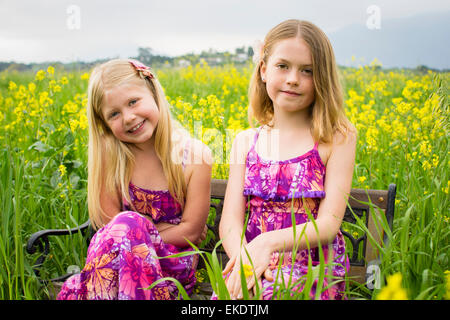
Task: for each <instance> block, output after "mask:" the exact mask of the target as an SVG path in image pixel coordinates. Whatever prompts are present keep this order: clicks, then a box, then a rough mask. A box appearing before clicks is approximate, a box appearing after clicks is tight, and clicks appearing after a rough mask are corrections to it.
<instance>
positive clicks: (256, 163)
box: [213, 20, 356, 299]
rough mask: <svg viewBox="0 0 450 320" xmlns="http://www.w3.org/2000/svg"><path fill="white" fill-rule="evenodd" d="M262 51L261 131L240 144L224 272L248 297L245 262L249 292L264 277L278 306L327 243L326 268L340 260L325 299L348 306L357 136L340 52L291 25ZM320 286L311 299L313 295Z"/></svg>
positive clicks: (310, 27)
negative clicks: (346, 225)
mask: <svg viewBox="0 0 450 320" xmlns="http://www.w3.org/2000/svg"><path fill="white" fill-rule="evenodd" d="M255 54H256V55H257V60H256V67H255V71H254V73H253V76H252V79H251V82H250V88H249V104H250V106H249V122H250V123H251V124H256V125H257V126H258V127H257V128H255V129H254V128H252V129H249V130H245V131H243V132H241V133H239V134H238V135H237V136H236V139H235V140H234V142H233V146H232V150H231V155H232V157H233V159H235V161H234V162H233V163H230V170H229V180H228V186H227V190H226V195H225V203H224V207H223V212H222V219H221V223H220V228H219V230H220V235H221V238H222V240H223V242H222V244H223V247H224V249H225V251H226V252H227V255H228V256H229V258H230V261H229V262H228V264H227V265H226V267H225V269H224V275H225V276H226V285H227V288H228V291H229V293H230V296H231V297H232V298H237V299H239V298H241V297H242V296H243V292H242V287H241V275H240V270H241V265H242V266H243V267H244V270H245V269H246V268H247V269H249V268H251V269H252V270H251V272H247V273H249V274H251V275H249V276H247V288H248V289H255V288H256V282H255V279H256V281H257V282H258V286H259V288H260V289H262V290H260V291H259V292H261V296H260V297H259V298H263V299H271V298H272V297H274V296H275V295H276V290H277V289H279V288H280V285H281V284H285V285H286V286H287V285H288V284H289V283H292V284H295V285H294V286H293V287H291V288H290V289H293V292H301V291H302V289H303V286H304V284H305V279H306V275H307V273H308V269H309V266H310V264H309V263H310V262H311V264H312V266H318V265H319V264H320V256H319V249H318V246H319V244H320V246H321V247H322V252H323V254H324V257H325V261H327V260H328V258H330V257H331V259H332V260H330V261H327V262H329V264H328V265H327V266H331V267H327V270H326V273H327V277H325V279H324V283H323V284H322V285H323V286H321V288H323V289H324V290H322V291H321V292H318V293H317V294H318V296H319V297H320V298H321V299H341V298H343V297H344V290H345V288H344V286H345V284H344V281H343V278H344V276H345V272H346V271H347V269H348V267H349V263H348V259H347V257H346V255H345V247H344V239H343V236H342V234H341V232H340V230H339V228H340V226H341V222H342V219H343V217H344V213H345V209H346V201H347V197H348V194H349V192H350V189H351V182H352V175H353V169H354V160H355V149H356V131H355V129H354V127H353V125H352V124H351V123H350V122H349V121H348V120H347V118H346V116H345V112H344V104H343V96H342V89H341V85H340V83H339V76H338V70H337V66H336V62H335V58H334V54H333V49H332V47H331V44H330V42H329V40H328V38H327V37H326V35H325V34H324V32H323V31H322V30H320V29H319V28H318V27H317V26H315V25H314V24H312V23H310V22H307V21H300V20H287V21H284V22H282V23H280V24H279V25H277V26H275V27H274V28H273V29H271V30H270V31H269V33H268V34H267V35H266V37H265V39H264V42H263V44H262V47H261V49H260V50H257V51H256V52H255ZM325 177H326V179H325ZM246 212H248V216H247V217H246ZM310 217H313V218H314V220H315V222H313V221H311V219H310ZM293 218H295V219H293ZM246 219H248V220H247V224H246V229H245V230H244V225H245V223H244V222H245V221H246ZM294 223H295V225H296V229H294V228H293V224H294ZM316 227H317V230H316ZM295 230H296V231H297V232H294V231H295ZM242 233H245V237H244V238H243V241H242V242H241V234H242ZM294 235H295V236H294ZM293 248H296V254H295V258H294V255H293ZM309 248H311V249H309ZM330 279H333V280H330ZM327 281H334V284H332V283H331V282H327ZM275 283H276V284H278V285H275ZM316 288H317V283H315V284H314V285H313V287H312V291H311V292H308V293H307V294H308V295H309V294H310V295H311V297H315V296H316V293H315V290H316ZM253 292H254V293H256V292H257V291H256V290H254V291H253ZM213 299H215V296H214V297H213Z"/></svg>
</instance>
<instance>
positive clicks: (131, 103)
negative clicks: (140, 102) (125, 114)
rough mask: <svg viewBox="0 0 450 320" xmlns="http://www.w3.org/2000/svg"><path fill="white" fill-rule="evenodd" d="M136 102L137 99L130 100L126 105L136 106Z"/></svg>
mask: <svg viewBox="0 0 450 320" xmlns="http://www.w3.org/2000/svg"><path fill="white" fill-rule="evenodd" d="M136 102H137V99H133V100H130V102H129V103H128V105H129V106H132V105H133V104H136Z"/></svg>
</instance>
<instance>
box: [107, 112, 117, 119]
mask: <svg viewBox="0 0 450 320" xmlns="http://www.w3.org/2000/svg"><path fill="white" fill-rule="evenodd" d="M118 114H119V113H118V112H117V111H114V112H111V113H110V114H109V116H108V119H112V118H114V117H116V116H117V115H118Z"/></svg>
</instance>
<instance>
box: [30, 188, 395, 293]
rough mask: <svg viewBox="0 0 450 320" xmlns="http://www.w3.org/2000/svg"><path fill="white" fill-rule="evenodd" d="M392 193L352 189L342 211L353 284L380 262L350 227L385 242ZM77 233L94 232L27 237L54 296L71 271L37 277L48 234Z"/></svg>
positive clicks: (217, 197) (218, 204)
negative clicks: (367, 231) (354, 226)
mask: <svg viewBox="0 0 450 320" xmlns="http://www.w3.org/2000/svg"><path fill="white" fill-rule="evenodd" d="M226 185H227V180H219V179H213V181H212V184H211V208H212V210H213V211H214V212H211V213H210V214H211V215H212V216H213V217H214V223H213V224H212V225H210V224H209V225H208V228H209V229H210V230H211V231H212V236H211V235H210V236H211V237H210V240H209V241H208V243H206V244H204V245H203V246H202V250H204V251H208V252H211V251H212V250H213V249H214V247H215V246H216V243H217V241H218V240H219V230H218V229H219V222H220V218H221V214H222V208H223V201H224V196H225V190H226ZM395 196H396V185H395V184H390V185H389V188H388V190H363V189H352V190H351V193H350V197H349V200H348V206H347V210H346V212H345V217H344V223H343V224H342V226H341V232H342V233H343V234H344V237H345V238H346V239H347V240H348V241H346V242H347V245H348V247H347V254H348V257H349V260H350V271H349V273H348V277H349V279H351V280H352V281H355V282H356V283H360V284H363V285H364V284H366V279H367V276H368V274H367V266H368V265H370V264H377V261H379V260H378V259H379V253H378V250H377V249H376V247H374V246H373V245H372V241H369V239H368V238H369V237H368V235H367V233H366V232H361V228H353V229H354V230H353V231H352V230H350V229H352V227H351V226H352V225H356V224H357V218H358V219H360V221H362V222H363V223H364V225H365V226H366V227H367V229H368V230H369V232H370V234H371V236H372V237H373V238H372V239H373V241H376V243H379V244H381V243H384V245H387V241H388V237H387V235H386V233H385V232H384V231H383V228H382V227H381V223H380V221H384V222H385V223H386V224H387V225H388V226H389V228H390V229H392V223H393V219H394V207H395ZM383 216H384V217H383ZM356 217H357V218H356ZM384 218H385V219H384ZM380 219H381V220H380ZM355 230H357V231H355ZM78 232H83V233H84V234H85V236H86V241H87V242H89V241H90V239H91V238H92V235H93V229H92V228H90V222H89V221H86V222H85V223H84V224H82V225H80V226H79V227H76V228H72V229H56V230H55V229H53V230H42V231H38V232H36V233H34V234H33V235H32V236H31V237H30V239H29V240H28V243H27V248H26V250H27V252H28V253H29V254H34V253H36V251H37V250H39V251H40V252H41V255H40V256H39V257H38V258H37V260H36V262H35V264H34V266H33V270H34V272H35V274H36V276H37V277H38V279H40V281H41V282H42V283H43V284H45V285H49V289H50V290H49V291H50V293H51V295H53V296H54V295H55V293H56V292H57V291H58V290H59V288H60V286H61V284H62V283H63V282H64V280H66V279H67V278H68V277H70V276H71V275H72V273H68V274H65V275H62V276H60V277H57V278H54V279H50V280H45V279H41V278H40V268H41V266H42V264H43V263H44V260H45V259H46V257H47V256H48V255H49V254H50V241H49V236H62V235H73V234H75V233H78ZM86 233H87V234H86ZM349 247H351V248H349ZM349 249H350V250H349ZM216 252H217V254H218V256H219V258H220V260H222V263H223V266H225V263H226V262H227V261H228V257H227V256H226V254H225V252H224V251H223V250H222V248H221V247H219V248H218V249H217V250H216ZM202 266H204V264H203V261H202V259H200V262H199V268H201V267H202ZM52 289H53V290H52ZM199 289H200V294H198V295H196V296H195V297H194V298H198V299H202V298H205V297H206V296H207V295H208V294H210V293H211V287H210V286H209V285H208V284H207V283H203V284H200V287H199ZM370 289H371V288H370ZM52 291H53V292H52Z"/></svg>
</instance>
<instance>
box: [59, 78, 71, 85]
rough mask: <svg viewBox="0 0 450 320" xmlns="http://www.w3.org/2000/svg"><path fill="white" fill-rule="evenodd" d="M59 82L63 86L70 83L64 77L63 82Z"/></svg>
mask: <svg viewBox="0 0 450 320" xmlns="http://www.w3.org/2000/svg"><path fill="white" fill-rule="evenodd" d="M59 82H60V83H61V84H62V85H65V84H68V83H69V80H67V77H62V78H61V80H59Z"/></svg>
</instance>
